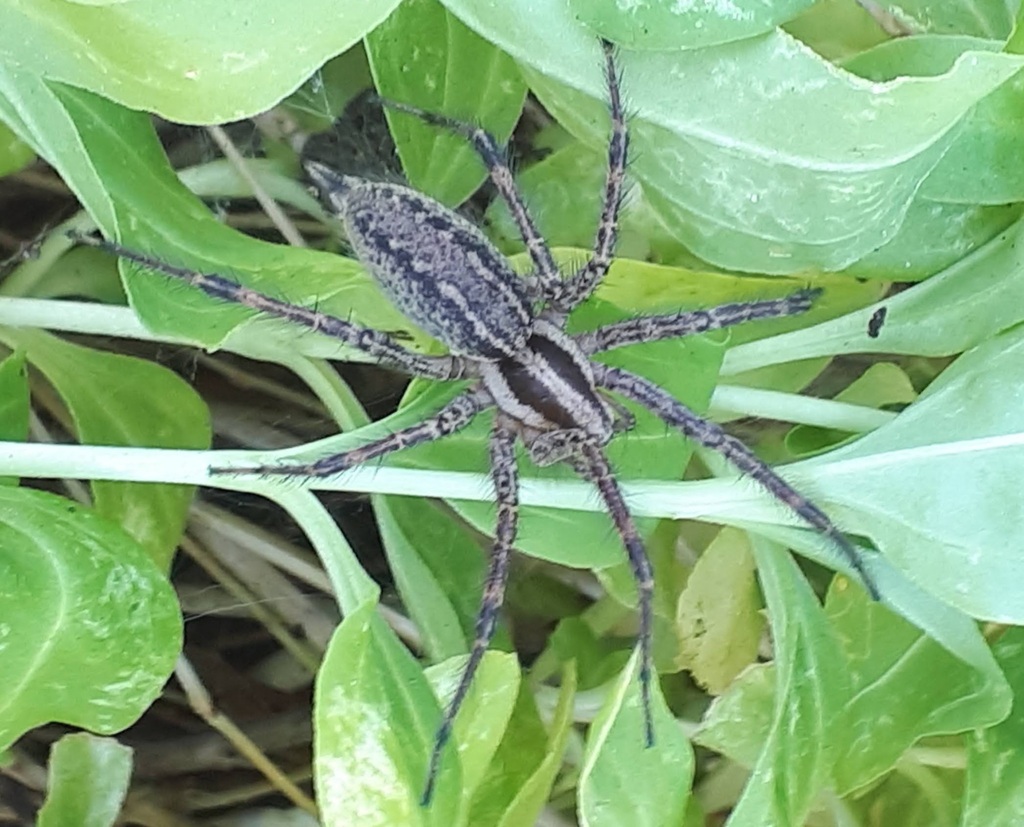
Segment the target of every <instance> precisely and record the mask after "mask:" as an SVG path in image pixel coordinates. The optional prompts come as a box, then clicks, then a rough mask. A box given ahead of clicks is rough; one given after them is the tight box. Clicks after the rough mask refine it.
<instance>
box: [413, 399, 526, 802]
mask: <svg viewBox="0 0 1024 827" xmlns="http://www.w3.org/2000/svg"><path fill="white" fill-rule="evenodd" d="M515 441H516V435H515V431H514V430H513V428H512V427H511V426H510V423H509V422H508V421H507V419H506V418H505V417H503V416H502V415H501V414H498V417H497V419H496V421H495V424H494V430H493V432H492V433H491V447H490V452H491V479H492V480H493V482H494V494H495V499H496V501H497V506H498V521H497V527H496V529H495V532H494V546H493V547H492V549H491V560H490V565H489V566H488V569H487V579H486V581H485V582H484V593H483V597H482V598H481V600H480V610H479V611H478V612H477V616H476V633H475V635H474V637H473V648H472V649H471V650H470V653H469V660H468V661H467V662H466V666H465V668H464V669H463V670H462V677H460V678H459V685H458V687H456V689H455V694H454V695H452V697H451V700H450V701H449V702H448V706H447V707H446V708H445V711H444V717H443V718H442V719H441V725H440V726H439V727H438V729H437V734H436V735H435V736H434V747H433V749H432V750H431V752H430V765H429V767H428V769H427V780H426V784H425V786H424V788H423V796H422V798H421V802H420V803H421V804H423V806H427V805H428V804H430V800H431V798H433V795H434V784H435V783H436V782H437V771H438V769H439V767H440V762H441V753H442V751H443V750H444V747H445V745H446V744H447V743H448V740H449V739H450V738H451V734H452V724H453V723H454V721H455V716H456V715H458V714H459V709H461V708H462V704H463V702H464V701H465V700H466V694H467V693H468V692H469V687H470V686H471V685H472V684H473V678H474V677H476V672H477V669H479V667H480V661H481V660H483V657H484V653H485V652H486V651H487V647H488V646H489V645H490V642H491V638H493V637H494V630H495V628H496V627H497V624H498V612H499V611H501V604H502V603H503V602H504V600H505V585H506V583H507V582H508V563H509V556H510V554H511V553H512V544H513V543H514V542H515V539H516V530H517V527H518V523H519V473H518V469H517V468H516V456H515Z"/></svg>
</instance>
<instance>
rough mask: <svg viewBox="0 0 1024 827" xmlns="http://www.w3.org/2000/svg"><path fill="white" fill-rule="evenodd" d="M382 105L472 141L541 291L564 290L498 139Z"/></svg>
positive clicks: (441, 118) (415, 110)
mask: <svg viewBox="0 0 1024 827" xmlns="http://www.w3.org/2000/svg"><path fill="white" fill-rule="evenodd" d="M381 102H382V103H383V104H384V106H386V107H387V108H388V109H393V110H395V111H396V112H404V113H405V114H407V115H413V116H415V117H417V118H419V119H420V120H422V121H424V122H425V123H428V124H430V125H431V126H439V127H442V128H444V129H448V130H450V131H451V132H454V133H455V134H457V135H461V136H462V137H463V138H465V139H466V140H467V141H469V143H470V145H471V146H472V147H473V149H475V150H476V153H477V155H479V156H480V160H481V161H483V164H484V166H485V167H486V168H487V175H488V177H489V178H490V179H491V183H492V184H494V188H495V189H496V190H497V191H498V195H500V196H501V198H502V200H503V201H504V202H505V204H506V205H507V206H508V210H509V212H510V213H511V215H512V220H513V221H514V222H515V224H516V227H517V228H518V230H519V235H520V236H521V237H522V239H523V243H524V244H525V245H526V251H527V253H529V256H530V260H531V261H532V262H533V267H534V272H533V273H532V274H531V275H532V276H533V277H534V278H536V279H538V280H539V282H540V289H541V292H542V293H543V294H544V295H545V296H548V297H550V296H551V295H554V294H555V293H557V292H559V291H561V289H562V287H563V281H562V274H561V273H560V272H559V270H558V266H557V265H556V264H555V260H554V258H552V256H551V250H550V248H549V247H548V245H547V242H546V241H545V240H544V237H543V236H542V235H541V234H540V231H539V230H538V229H537V225H536V224H535V223H534V220H533V217H532V216H531V215H530V211H529V210H528V209H527V207H526V202H525V201H523V197H522V196H521V195H520V194H519V190H518V189H517V188H516V182H515V178H514V177H513V175H512V169H511V167H509V164H508V159H507V157H506V150H505V148H504V147H502V146H500V145H499V144H498V141H497V139H496V138H495V137H494V136H493V135H492V134H491V133H490V132H488V131H487V130H485V129H483V128H481V127H479V126H474V125H473V124H471V123H466V122H464V121H460V120H457V119H455V118H449V117H447V116H446V115H440V114H438V113H436V112H427V111H426V110H425V109H420V108H419V107H418V106H411V105H410V104H407V103H399V102H398V101H390V100H383V99H382V101H381Z"/></svg>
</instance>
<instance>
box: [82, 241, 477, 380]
mask: <svg viewBox="0 0 1024 827" xmlns="http://www.w3.org/2000/svg"><path fill="white" fill-rule="evenodd" d="M72 238H73V239H74V240H75V241H77V242H80V243H82V244H86V245H88V246H90V247H96V248H98V249H100V250H104V251H106V252H108V253H111V254H112V255H115V256H118V257H119V258H123V259H126V260H128V261H131V262H134V263H135V264H139V265H141V266H143V267H145V268H146V269H148V270H155V271H156V272H158V273H161V274H162V275H165V276H170V277H171V278H174V279H178V280H179V281H183V282H185V283H186V284H189V285H191V286H192V287H195V288H197V289H199V290H202V291H203V292H204V293H206V295H208V296H212V297H213V298H215V299H223V300H224V301H229V302H232V303H234V304H239V305H242V306H243V307H248V308H250V309H252V310H257V311H259V312H260V313H266V314H267V315H269V316H276V317H277V318H280V319H287V320H288V321H290V322H294V323H295V324H299V325H302V326H303V327H308V328H309V329H310V330H314V331H319V332H321V333H324V334H326V335H327V336H330V337H332V338H334V339H338V340H339V341H341V342H343V343H344V344H346V345H348V346H349V347H352V348H355V349H356V350H360V351H362V352H363V353H366V354H368V355H369V356H372V357H374V358H375V359H378V360H380V361H381V362H382V363H384V364H386V365H388V366H390V367H393V368H397V369H398V370H401V371H404V372H405V373H409V374H412V375H413V376H425V377H428V378H430V379H459V378H461V377H463V376H467V375H469V374H470V373H471V370H470V367H469V366H468V365H467V364H466V362H465V360H463V359H461V358H459V357H458V356H421V355H420V354H418V353H413V352H412V351H411V350H406V349H405V348H404V347H402V346H401V345H400V344H398V343H397V342H396V341H395V340H394V339H392V338H391V337H390V336H389V335H388V334H387V333H382V332H380V331H379V330H371V329H370V328H366V327H362V326H361V325H357V324H353V323H352V322H347V321H345V320H344V319H339V318H338V317H337V316H329V315H327V314H326V313H321V312H320V311H318V310H313V309H311V308H308V307H302V306H300V305H295V304H289V303H288V302H285V301H281V300H280V299H275V298H272V297H271V296H266V295H264V294H263V293H259V292H257V291H255V290H251V289H249V288H248V287H244V286H243V285H241V284H237V283H236V282H233V281H231V279H228V278H225V277H224V276H218V275H215V274H213V273H198V272H196V271H194V270H189V269H187V268H185V267H175V266H174V265H172V264H167V263H166V262H163V261H160V260H159V259H156V258H153V257H152V256H148V255H146V254H145V253H140V252H137V251H135V250H130V249H128V248H127V247H122V246H121V245H120V244H117V243H115V242H113V241H106V240H105V239H100V238H96V237H94V236H87V235H80V234H78V233H75V234H74V235H73V236H72Z"/></svg>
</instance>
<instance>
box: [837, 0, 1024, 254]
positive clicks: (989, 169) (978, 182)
mask: <svg viewBox="0 0 1024 827" xmlns="http://www.w3.org/2000/svg"><path fill="white" fill-rule="evenodd" d="M1004 11H1005V9H1004ZM1003 45H1004V44H1003V40H1002V39H1000V40H981V39H979V38H977V37H950V36H942V35H920V36H918V37H901V38H896V39H894V40H890V41H888V42H886V43H883V44H881V45H880V46H878V47H877V48H875V49H872V50H870V51H868V52H864V53H863V54H860V55H857V56H856V57H855V58H854V59H853V60H850V61H848V62H847V63H846V64H845V67H844V68H846V69H848V70H850V71H851V72H856V73H857V74H858V75H862V76H863V77H867V78H870V79H871V80H875V81H887V80H892V79H895V78H897V77H905V76H907V75H916V76H920V77H932V76H937V75H940V74H943V73H945V72H948V71H949V70H950V69H951V68H952V67H953V65H954V64H955V62H956V60H957V58H959V57H960V55H962V54H964V53H967V52H972V51H976V50H977V51H989V52H999V51H1002V49H1003ZM1022 127H1024V77H1020V76H1016V77H1013V78H1011V79H1010V80H1008V81H1007V82H1006V83H1004V84H1003V85H1002V86H1000V87H999V88H998V89H996V90H994V91H993V92H992V93H991V94H990V95H988V96H987V97H986V98H984V99H983V100H981V101H979V103H978V105H977V106H976V107H975V108H974V110H973V111H972V112H971V113H970V114H969V115H968V116H967V118H966V119H965V120H964V127H963V129H962V130H961V131H960V133H959V134H958V135H957V137H956V139H955V140H954V142H953V144H952V146H950V148H949V151H948V152H947V153H946V154H945V156H944V157H943V158H942V160H941V161H940V162H939V163H938V164H937V165H936V167H935V169H934V170H933V172H932V174H931V175H929V176H928V179H927V180H926V181H925V183H924V186H923V187H922V188H921V196H922V197H923V198H925V199H927V200H929V201H946V202H952V203H955V204H964V205H976V204H991V205H1000V204H1009V203H1010V202H1013V201H1020V200H1021V198H1022V195H1024V176H1022V175H1021V173H1020V170H1019V169H1018V165H1017V163H1016V159H1017V158H1018V157H1019V155H1020V152H1021V150H1022V139H1021V130H1022ZM947 234H950V233H949V231H947Z"/></svg>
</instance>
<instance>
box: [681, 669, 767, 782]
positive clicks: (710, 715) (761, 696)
mask: <svg viewBox="0 0 1024 827" xmlns="http://www.w3.org/2000/svg"><path fill="white" fill-rule="evenodd" d="M775 698H776V694H775V664H774V663H757V664H754V665H753V666H750V667H749V668H748V669H746V670H745V671H744V672H743V673H742V674H741V675H740V676H739V677H738V678H736V680H735V681H733V682H732V684H731V685H730V686H729V688H728V689H726V691H725V692H724V693H722V694H721V695H719V696H718V697H717V698H715V699H714V700H713V701H712V702H711V706H710V708H709V709H708V711H707V713H706V715H705V716H704V720H703V721H702V722H701V725H700V729H698V730H697V732H696V733H695V734H694V736H693V740H694V743H696V744H699V745H700V746H702V747H707V748H708V749H711V750H714V751H715V752H717V753H720V754H721V755H724V756H726V757H728V758H730V759H732V760H733V761H735V762H736V763H738V764H740V765H741V766H743V767H746V768H751V767H753V766H754V764H756V763H757V760H758V756H760V755H761V752H762V751H763V750H764V745H765V740H766V739H767V737H768V733H769V732H770V731H771V728H772V719H773V717H774V714H775V705H776V701H775Z"/></svg>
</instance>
